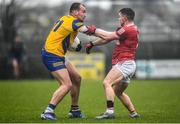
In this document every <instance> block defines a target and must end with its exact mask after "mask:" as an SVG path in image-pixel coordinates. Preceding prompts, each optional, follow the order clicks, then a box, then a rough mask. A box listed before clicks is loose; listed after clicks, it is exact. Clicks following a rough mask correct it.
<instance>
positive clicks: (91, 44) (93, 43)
mask: <svg viewBox="0 0 180 124" xmlns="http://www.w3.org/2000/svg"><path fill="white" fill-rule="evenodd" d="M107 42H108V41H106V40H104V39H101V38H98V39H97V40H95V41H90V42H89V43H87V44H86V45H85V49H86V53H87V54H90V50H91V49H92V48H93V46H98V45H102V44H106V43H107Z"/></svg>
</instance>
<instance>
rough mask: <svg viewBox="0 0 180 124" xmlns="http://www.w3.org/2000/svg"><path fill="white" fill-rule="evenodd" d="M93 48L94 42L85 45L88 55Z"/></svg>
mask: <svg viewBox="0 0 180 124" xmlns="http://www.w3.org/2000/svg"><path fill="white" fill-rule="evenodd" d="M93 46H94V45H93V43H92V41H90V42H89V43H87V44H86V45H85V48H86V53H87V54H89V53H90V50H91V49H92V47H93Z"/></svg>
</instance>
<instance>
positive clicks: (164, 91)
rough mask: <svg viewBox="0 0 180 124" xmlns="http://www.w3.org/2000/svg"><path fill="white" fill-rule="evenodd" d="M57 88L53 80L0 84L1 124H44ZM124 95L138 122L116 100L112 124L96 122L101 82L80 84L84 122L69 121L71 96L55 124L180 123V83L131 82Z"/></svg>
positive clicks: (103, 103)
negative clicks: (44, 111) (46, 109)
mask: <svg viewBox="0 0 180 124" xmlns="http://www.w3.org/2000/svg"><path fill="white" fill-rule="evenodd" d="M57 86H58V84H57V83H56V81H54V80H22V81H12V80H9V81H0V123H14V122H16V123H21V122H23V123H32V122H34V123H47V122H52V121H43V120H41V119H40V114H41V112H42V111H43V110H44V109H45V107H46V106H47V104H48V102H49V100H50V98H51V95H52V93H53V91H54V90H55V89H56V88H57ZM126 93H127V94H128V95H129V96H130V97H131V100H132V101H133V103H134V105H135V106H136V109H137V111H138V113H139V114H140V115H141V117H140V118H139V119H131V118H129V117H128V111H127V110H126V109H125V108H124V106H123V105H122V104H121V103H120V102H119V100H118V99H117V98H116V100H115V114H116V118H115V119H113V120H96V119H94V117H95V116H96V115H98V114H100V113H102V112H104V111H105V106H106V101H105V95H104V91H103V87H102V82H101V81H93V80H83V81H82V87H81V93H80V101H79V104H80V108H81V110H82V111H83V113H85V115H86V118H85V119H69V118H67V113H68V112H69V109H70V105H71V104H70V96H69V95H67V96H66V97H65V98H64V99H63V101H62V103H61V104H59V106H58V107H57V109H56V115H57V118H58V121H55V122H58V123H131V122H133V123H146V122H147V123H164V122H166V123H168V122H171V123H176V122H180V80H132V81H131V84H130V85H129V87H128V89H127V91H126Z"/></svg>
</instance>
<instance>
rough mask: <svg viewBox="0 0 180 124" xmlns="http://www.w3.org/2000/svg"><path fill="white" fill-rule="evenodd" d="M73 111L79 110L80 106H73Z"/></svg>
mask: <svg viewBox="0 0 180 124" xmlns="http://www.w3.org/2000/svg"><path fill="white" fill-rule="evenodd" d="M71 110H79V106H78V105H71Z"/></svg>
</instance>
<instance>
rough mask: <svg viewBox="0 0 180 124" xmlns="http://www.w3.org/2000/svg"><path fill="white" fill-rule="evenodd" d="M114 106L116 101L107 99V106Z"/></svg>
mask: <svg viewBox="0 0 180 124" xmlns="http://www.w3.org/2000/svg"><path fill="white" fill-rule="evenodd" d="M113 107H114V102H113V101H111V100H108V101H107V108H113Z"/></svg>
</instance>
